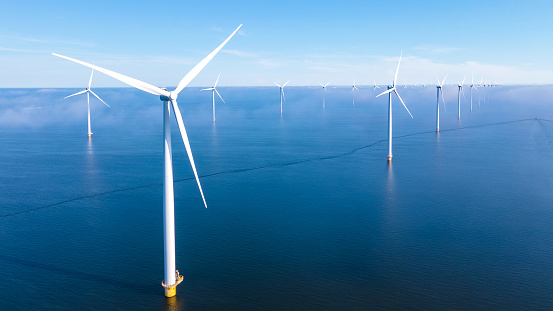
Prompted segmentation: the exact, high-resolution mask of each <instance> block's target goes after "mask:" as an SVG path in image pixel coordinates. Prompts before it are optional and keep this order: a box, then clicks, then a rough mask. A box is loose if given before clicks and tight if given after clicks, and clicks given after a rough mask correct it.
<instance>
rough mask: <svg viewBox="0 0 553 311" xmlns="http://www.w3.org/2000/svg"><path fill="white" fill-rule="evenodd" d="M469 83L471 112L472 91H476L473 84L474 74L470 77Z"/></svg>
mask: <svg viewBox="0 0 553 311" xmlns="http://www.w3.org/2000/svg"><path fill="white" fill-rule="evenodd" d="M470 81H471V82H470V111H471V112H472V89H476V90H478V88H477V87H476V84H474V74H473V75H472V77H471V79H470Z"/></svg>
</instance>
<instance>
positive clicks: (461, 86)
mask: <svg viewBox="0 0 553 311" xmlns="http://www.w3.org/2000/svg"><path fill="white" fill-rule="evenodd" d="M466 78H467V76H465V77H464V78H463V82H461V83H459V84H458V85H457V87H458V88H459V91H458V92H457V102H458V103H459V114H458V117H459V119H461V91H462V90H463V84H464V83H465V79H466ZM464 96H465V93H463V97H464Z"/></svg>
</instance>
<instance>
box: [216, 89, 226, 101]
mask: <svg viewBox="0 0 553 311" xmlns="http://www.w3.org/2000/svg"><path fill="white" fill-rule="evenodd" d="M213 90H214V91H215V93H217V95H219V98H220V99H221V100H222V101H223V103H225V100H224V99H223V98H222V97H221V94H219V91H217V89H215V88H214V89H213ZM225 104H226V103H225Z"/></svg>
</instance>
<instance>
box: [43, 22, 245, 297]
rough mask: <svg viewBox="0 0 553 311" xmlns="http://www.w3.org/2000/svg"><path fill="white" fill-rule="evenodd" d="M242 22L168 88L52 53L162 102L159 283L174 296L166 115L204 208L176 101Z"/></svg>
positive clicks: (170, 163) (176, 279) (175, 282)
mask: <svg viewBox="0 0 553 311" xmlns="http://www.w3.org/2000/svg"><path fill="white" fill-rule="evenodd" d="M240 27H242V25H240V26H238V28H236V30H235V31H234V32H233V33H232V34H231V35H230V36H229V37H228V38H227V39H226V40H225V41H224V42H223V43H221V45H219V46H218V47H217V48H216V49H215V50H214V51H213V52H211V53H210V54H209V55H208V56H206V57H205V58H204V59H203V60H202V61H201V62H199V63H198V64H197V65H196V66H194V68H192V70H190V72H188V74H187V75H186V76H184V78H182V80H181V81H180V82H179V84H178V85H177V88H176V89H175V90H173V91H171V92H168V91H167V90H166V89H164V88H163V89H162V88H159V87H156V86H153V85H151V84H148V83H145V82H142V81H140V80H137V79H134V78H131V77H128V76H125V75H122V74H120V73H117V72H113V71H111V70H108V69H104V68H102V67H98V66H95V65H92V64H89V63H85V62H83V61H80V60H76V59H73V58H70V57H67V56H62V55H59V54H55V53H52V54H54V55H55V56H58V57H61V58H65V59H67V60H70V61H73V62H75V63H78V64H81V65H84V66H87V67H90V68H92V69H96V70H98V71H100V72H102V73H104V74H106V75H108V76H110V77H112V78H115V79H117V80H119V81H121V82H124V83H126V84H128V85H130V86H133V87H135V88H137V89H140V90H142V91H145V92H148V93H150V94H154V95H158V96H159V97H160V99H161V101H162V102H163V137H164V138H163V144H164V172H163V228H164V229H163V233H164V234H163V237H164V253H165V256H164V264H165V265H164V266H165V268H164V270H165V275H164V276H165V279H164V281H162V282H161V285H162V286H163V287H165V296H166V297H173V296H175V295H176V293H177V290H176V286H177V285H178V284H179V283H180V282H182V280H183V277H182V276H181V275H179V272H178V271H177V270H176V269H175V202H174V193H173V161H172V152H171V123H170V120H169V115H170V112H171V106H172V107H173V112H174V114H175V118H176V120H177V124H178V127H179V130H180V134H181V137H182V141H183V142H184V147H185V148H186V153H187V154H188V159H189V160H190V164H191V166H192V171H193V172H194V177H195V178H196V183H197V184H198V188H199V189H200V194H201V195H202V200H203V203H204V205H205V207H206V208H207V203H206V202H205V197H204V193H203V190H202V186H201V185H200V179H199V178H198V172H197V171H196V165H195V164H194V158H193V157H192V150H191V149H190V142H189V140H188V135H187V134H186V129H185V127H184V123H183V121H182V115H181V113H180V109H179V106H178V105H177V97H178V94H179V93H180V92H181V91H182V90H183V89H184V87H186V86H187V85H188V83H190V81H192V79H194V77H196V75H198V73H200V71H201V70H202V69H203V68H204V67H205V66H206V65H207V64H208V63H209V61H211V59H212V58H213V57H214V56H215V55H216V54H217V53H218V52H219V51H220V50H221V49H222V48H223V46H225V44H227V42H228V41H229V40H230V38H232V37H233V36H234V34H236V32H237V31H238V29H240Z"/></svg>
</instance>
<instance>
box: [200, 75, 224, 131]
mask: <svg viewBox="0 0 553 311" xmlns="http://www.w3.org/2000/svg"><path fill="white" fill-rule="evenodd" d="M219 77H221V73H219V75H218V76H217V80H215V85H214V86H213V87H209V88H207V89H201V90H200V91H211V97H212V98H213V122H215V93H217V95H219V98H220V99H221V100H222V101H223V103H224V104H226V103H225V100H224V99H223V98H222V97H221V94H219V92H218V91H217V82H219Z"/></svg>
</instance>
